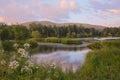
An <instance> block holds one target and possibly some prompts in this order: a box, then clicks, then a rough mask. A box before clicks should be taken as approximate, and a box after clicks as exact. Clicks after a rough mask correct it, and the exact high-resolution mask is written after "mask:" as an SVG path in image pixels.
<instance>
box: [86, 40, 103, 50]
mask: <svg viewBox="0 0 120 80" xmlns="http://www.w3.org/2000/svg"><path fill="white" fill-rule="evenodd" d="M87 47H88V48H90V49H101V48H103V43H102V42H93V43H90V44H88V45H87Z"/></svg>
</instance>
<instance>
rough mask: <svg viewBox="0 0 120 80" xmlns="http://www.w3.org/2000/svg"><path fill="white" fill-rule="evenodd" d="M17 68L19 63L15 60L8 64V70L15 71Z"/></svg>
mask: <svg viewBox="0 0 120 80" xmlns="http://www.w3.org/2000/svg"><path fill="white" fill-rule="evenodd" d="M18 66H19V62H18V61H16V60H14V61H12V62H10V64H9V68H10V69H16V68H17V67H18Z"/></svg>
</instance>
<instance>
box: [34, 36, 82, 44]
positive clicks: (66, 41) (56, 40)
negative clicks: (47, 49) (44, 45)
mask: <svg viewBox="0 0 120 80" xmlns="http://www.w3.org/2000/svg"><path fill="white" fill-rule="evenodd" d="M33 39H34V40H36V41H38V42H48V43H62V44H76V45H77V44H82V41H81V40H73V39H70V38H55V37H48V38H33Z"/></svg>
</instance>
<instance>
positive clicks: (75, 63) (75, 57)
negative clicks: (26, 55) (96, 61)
mask: <svg viewBox="0 0 120 80" xmlns="http://www.w3.org/2000/svg"><path fill="white" fill-rule="evenodd" d="M45 49H47V50H52V48H50V49H48V48H45ZM89 51H90V50H89V49H83V50H80V49H78V50H73V49H71V50H62V49H59V50H58V48H56V49H54V50H53V52H49V54H45V53H46V52H44V53H43V52H42V53H41V52H40V53H38V54H34V55H32V60H34V61H35V62H36V63H37V64H43V63H47V64H51V63H54V64H55V65H58V66H60V67H61V68H62V70H63V71H67V70H69V69H73V71H74V72H75V71H76V70H77V69H78V68H79V67H80V66H81V65H82V64H83V63H84V60H85V56H86V54H87V53H88V52H89Z"/></svg>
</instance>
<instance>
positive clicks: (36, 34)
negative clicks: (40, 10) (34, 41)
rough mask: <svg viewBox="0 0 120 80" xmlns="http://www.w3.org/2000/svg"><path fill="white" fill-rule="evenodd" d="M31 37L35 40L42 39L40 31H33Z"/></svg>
mask: <svg viewBox="0 0 120 80" xmlns="http://www.w3.org/2000/svg"><path fill="white" fill-rule="evenodd" d="M31 36H32V37H33V38H40V37H41V34H40V33H39V31H32V34H31Z"/></svg>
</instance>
